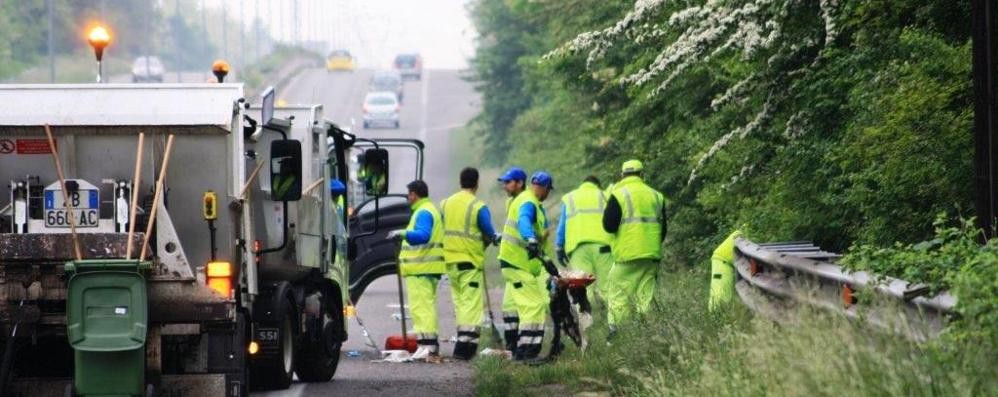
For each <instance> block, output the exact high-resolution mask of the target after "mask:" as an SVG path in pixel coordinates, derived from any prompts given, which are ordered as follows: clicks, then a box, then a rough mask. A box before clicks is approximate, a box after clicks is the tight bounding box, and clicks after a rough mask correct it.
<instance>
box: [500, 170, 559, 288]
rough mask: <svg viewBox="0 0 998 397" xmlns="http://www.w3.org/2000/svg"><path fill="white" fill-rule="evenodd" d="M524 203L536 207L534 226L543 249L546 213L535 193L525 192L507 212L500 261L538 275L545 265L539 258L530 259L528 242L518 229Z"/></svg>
mask: <svg viewBox="0 0 998 397" xmlns="http://www.w3.org/2000/svg"><path fill="white" fill-rule="evenodd" d="M524 203H530V204H531V205H533V206H534V207H535V208H534V211H535V213H536V214H537V217H536V218H537V219H536V220H535V222H534V225H533V226H534V234H535V235H536V236H537V241H538V242H539V243H540V244H542V245H541V246H542V247H543V244H544V242H543V239H544V226H545V225H546V224H547V221H546V219H545V216H544V211H543V209H542V207H541V202H540V200H537V196H534V192H531V191H530V190H524V191H523V192H521V193H520V194H519V195H517V196H516V198H514V199H513V201H512V202H511V203H510V204H509V208H508V211H506V223H505V224H504V225H503V227H502V242H500V243H499V260H502V261H506V262H508V263H509V264H511V265H513V266H516V267H518V268H520V269H522V270H525V271H527V272H530V273H531V274H534V275H537V274H540V272H541V269H542V266H543V265H542V264H541V261H540V259H538V258H534V259H528V255H527V242H526V241H525V240H524V239H523V238H522V237H521V236H520V232H519V230H518V229H517V220H518V219H520V207H522V206H523V204H524Z"/></svg>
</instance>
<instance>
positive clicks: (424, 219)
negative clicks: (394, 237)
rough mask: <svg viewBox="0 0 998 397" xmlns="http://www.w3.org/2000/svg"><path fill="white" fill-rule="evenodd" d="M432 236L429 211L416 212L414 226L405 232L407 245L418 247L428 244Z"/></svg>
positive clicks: (431, 222) (431, 216) (431, 221)
mask: <svg viewBox="0 0 998 397" xmlns="http://www.w3.org/2000/svg"><path fill="white" fill-rule="evenodd" d="M432 234H433V215H431V214H430V212H429V211H417V212H416V226H415V227H413V228H412V230H407V231H406V232H405V241H406V242H408V243H409V245H420V244H426V243H428V242H430V236H431V235H432Z"/></svg>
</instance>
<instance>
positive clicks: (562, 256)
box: [556, 247, 568, 266]
mask: <svg viewBox="0 0 998 397" xmlns="http://www.w3.org/2000/svg"><path fill="white" fill-rule="evenodd" d="M556 253H557V254H558V263H561V265H562V266H568V254H566V253H565V249H564V248H560V247H559V248H558V250H557V252H556Z"/></svg>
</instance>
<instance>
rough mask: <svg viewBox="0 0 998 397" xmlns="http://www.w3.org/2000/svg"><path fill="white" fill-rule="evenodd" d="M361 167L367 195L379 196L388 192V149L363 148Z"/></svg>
mask: <svg viewBox="0 0 998 397" xmlns="http://www.w3.org/2000/svg"><path fill="white" fill-rule="evenodd" d="M361 167H363V169H362V170H361V171H362V172H363V181H364V190H365V191H366V192H367V195H368V196H374V197H379V196H384V195H386V194H388V150H386V149H367V150H365V151H364V164H363V165H361Z"/></svg>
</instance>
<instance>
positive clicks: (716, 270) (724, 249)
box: [707, 229, 742, 311]
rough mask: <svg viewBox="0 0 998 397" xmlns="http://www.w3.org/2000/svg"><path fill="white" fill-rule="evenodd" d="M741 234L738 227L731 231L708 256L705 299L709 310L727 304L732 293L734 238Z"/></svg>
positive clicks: (733, 286)
mask: <svg viewBox="0 0 998 397" xmlns="http://www.w3.org/2000/svg"><path fill="white" fill-rule="evenodd" d="M741 236H742V231H741V230H740V229H739V230H735V231H734V232H732V233H731V234H730V235H728V238H726V239H724V242H722V243H721V245H719V246H717V249H715V250H714V254H713V255H711V257H710V299H709V300H708V301H707V309H708V310H710V311H714V310H717V309H719V308H721V307H722V306H723V305H726V304H728V303H729V302H731V297H732V296H733V295H734V292H735V263H734V262H735V239H736V238H739V237H741Z"/></svg>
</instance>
